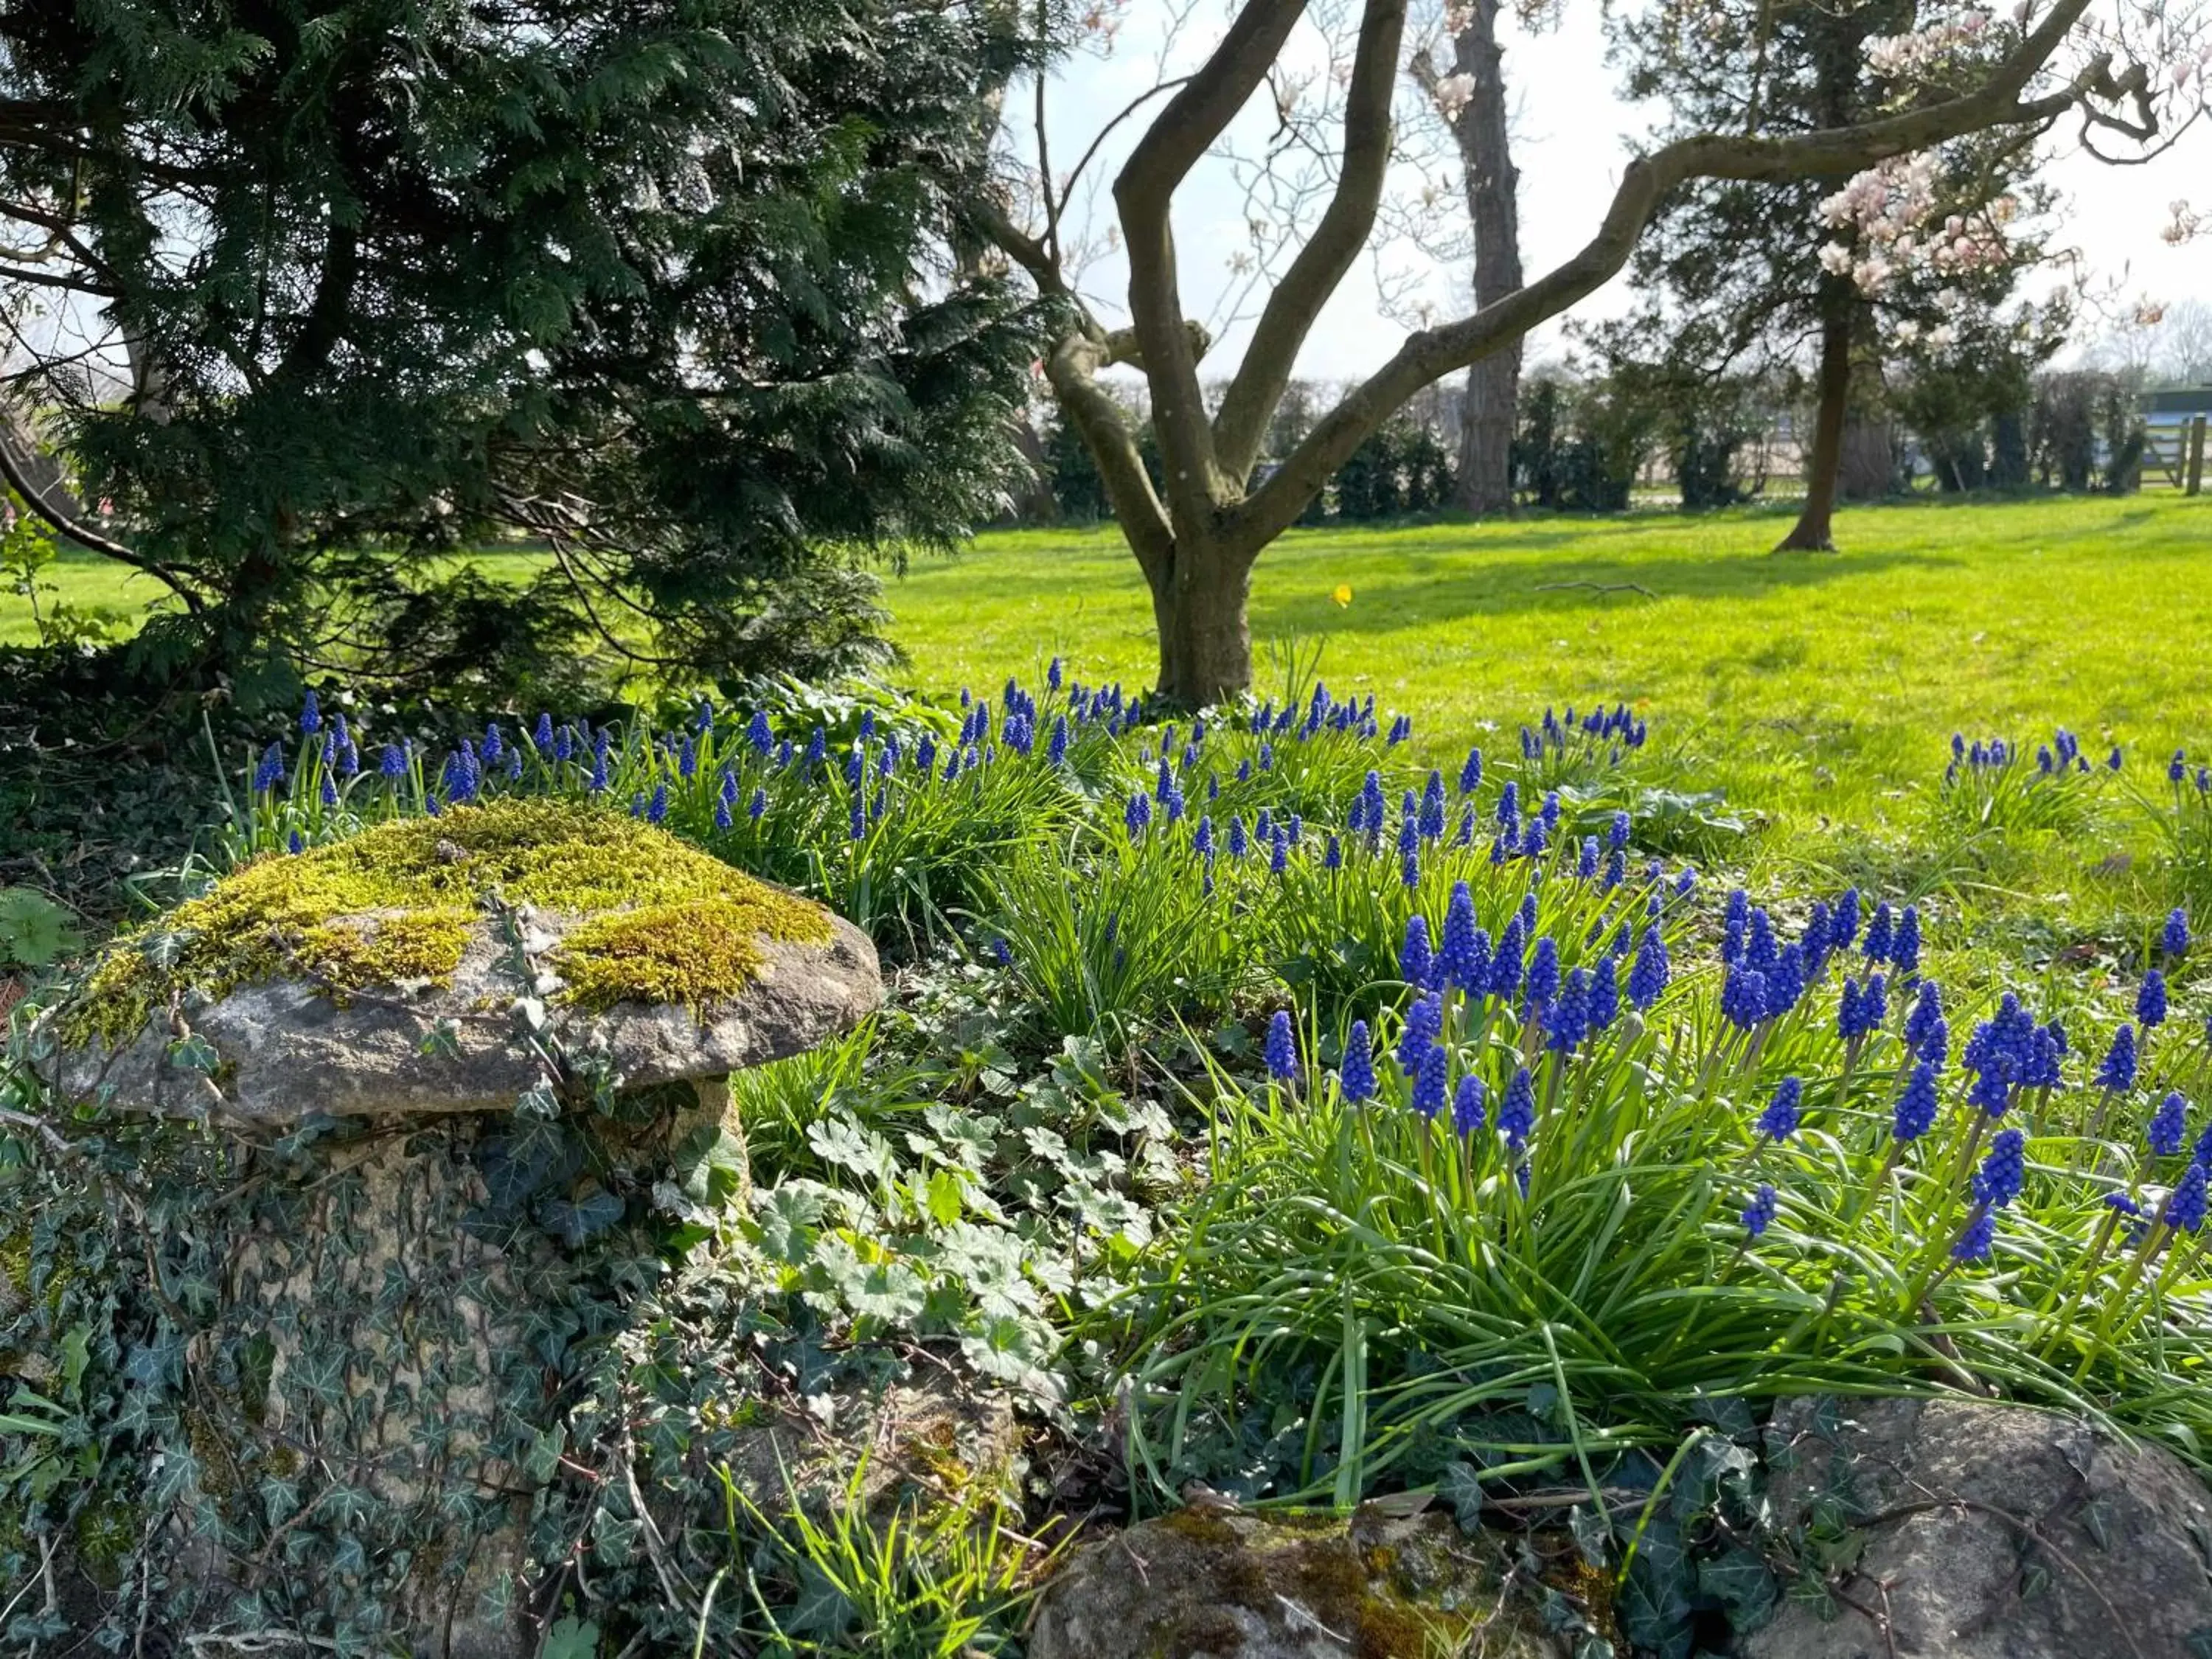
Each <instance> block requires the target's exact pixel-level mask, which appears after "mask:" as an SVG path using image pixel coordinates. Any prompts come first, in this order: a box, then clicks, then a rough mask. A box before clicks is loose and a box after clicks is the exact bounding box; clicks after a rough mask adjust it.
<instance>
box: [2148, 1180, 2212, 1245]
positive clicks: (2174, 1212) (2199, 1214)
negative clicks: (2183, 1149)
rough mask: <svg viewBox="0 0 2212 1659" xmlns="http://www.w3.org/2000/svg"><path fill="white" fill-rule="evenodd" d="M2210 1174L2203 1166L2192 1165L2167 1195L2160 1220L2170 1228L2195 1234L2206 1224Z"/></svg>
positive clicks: (2160, 1213)
mask: <svg viewBox="0 0 2212 1659" xmlns="http://www.w3.org/2000/svg"><path fill="white" fill-rule="evenodd" d="M2207 1175H2208V1172H2207V1170H2206V1169H2205V1167H2204V1165H2203V1164H2191V1165H2190V1166H2189V1167H2188V1169H2186V1170H2184V1171H2183V1172H2182V1176H2181V1179H2180V1180H2179V1181H2178V1182H2175V1183H2174V1187H2173V1190H2172V1192H2171V1193H2169V1194H2166V1205H2165V1207H2164V1208H2163V1209H2161V1210H2160V1212H2159V1219H2160V1220H2161V1221H2163V1222H2165V1223H2166V1225H2167V1226H2169V1227H2172V1228H2175V1229H2177V1230H2179V1231H2182V1232H2185V1233H2193V1232H2195V1231H2197V1230H2198V1229H2199V1228H2201V1227H2203V1225H2204V1209H2205V1200H2206V1196H2207V1192H2208V1187H2207Z"/></svg>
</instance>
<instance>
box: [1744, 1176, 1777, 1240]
mask: <svg viewBox="0 0 2212 1659" xmlns="http://www.w3.org/2000/svg"><path fill="white" fill-rule="evenodd" d="M1780 1206H1781V1194H1778V1193H1777V1192H1776V1191H1775V1190H1774V1188H1773V1187H1772V1185H1771V1184H1770V1183H1762V1184H1761V1185H1760V1187H1759V1190H1758V1191H1757V1192H1755V1193H1753V1194H1752V1195H1751V1202H1750V1203H1748V1204H1747V1205H1745V1206H1743V1216H1742V1220H1743V1231H1744V1232H1745V1234H1746V1235H1747V1236H1748V1237H1752V1238H1759V1237H1764V1236H1765V1232H1766V1230H1767V1229H1768V1228H1769V1227H1771V1226H1772V1225H1774V1214H1775V1212H1776V1210H1778V1208H1779V1207H1780Z"/></svg>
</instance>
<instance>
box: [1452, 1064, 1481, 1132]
mask: <svg viewBox="0 0 2212 1659" xmlns="http://www.w3.org/2000/svg"><path fill="white" fill-rule="evenodd" d="M1483 1096H1484V1090H1483V1086H1482V1079H1480V1078H1479V1077H1477V1076H1475V1075H1474V1073H1472V1072H1470V1073H1468V1074H1467V1075H1466V1076H1465V1077H1463V1078H1462V1079H1460V1080H1459V1087H1458V1088H1457V1089H1455V1090H1454V1091H1452V1133H1454V1134H1455V1135H1457V1136H1459V1138H1460V1139H1462V1140H1464V1139H1467V1137H1468V1136H1469V1135H1471V1134H1473V1133H1474V1132H1475V1131H1476V1130H1478V1129H1480V1127H1482V1120H1483V1109H1482V1103H1483Z"/></svg>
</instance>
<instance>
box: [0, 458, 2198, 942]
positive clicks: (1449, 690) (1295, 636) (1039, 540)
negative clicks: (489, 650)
mask: <svg viewBox="0 0 2212 1659" xmlns="http://www.w3.org/2000/svg"><path fill="white" fill-rule="evenodd" d="M1785 521H1786V520H1785V519H1784V517H1783V516H1782V515H1781V514H1779V513H1775V512H1760V511H1744V512H1735V513H1718V514H1713V515H1709V516H1704V517H1696V518H1686V517H1683V516H1681V515H1679V514H1675V513H1648V514H1638V515H1635V516H1632V517H1626V518H1617V519H1602V520H1571V519H1549V518H1530V519H1527V520H1522V521H1519V522H1516V523H1510V524H1485V525H1433V526H1416V527H1409V528H1403V529H1395V530H1382V531H1372V532H1362V531H1348V530H1326V531H1299V532H1293V533H1292V534H1291V535H1289V536H1287V537H1285V538H1284V539H1283V540H1282V541H1281V543H1279V544H1278V545H1277V546H1276V547H1274V548H1273V549H1272V550H1269V552H1268V553H1267V556H1265V557H1264V558H1263V559H1262V560H1261V563H1260V566H1259V568H1258V572H1257V579H1256V583H1255V594H1254V599H1253V607H1252V624H1253V634H1254V638H1255V644H1256V647H1257V649H1258V652H1259V653H1260V659H1261V667H1260V678H1261V690H1263V691H1266V690H1276V689H1279V688H1280V687H1281V686H1282V685H1283V684H1285V683H1286V681H1287V679H1288V678H1289V677H1290V674H1291V662H1292V661H1293V659H1296V660H1297V661H1299V662H1301V663H1307V664H1310V662H1311V660H1312V659H1313V658H1314V654H1315V653H1318V655H1319V664H1320V671H1321V673H1322V676H1323V678H1326V679H1328V681H1329V683H1330V684H1332V685H1334V686H1335V687H1337V688H1338V689H1339V690H1344V691H1352V690H1357V691H1362V692H1364V691H1370V690H1371V691H1372V692H1373V693H1374V694H1375V696H1376V702H1377V704H1378V705H1379V706H1383V707H1395V708H1402V709H1405V710H1407V711H1410V712H1412V713H1413V714H1415V716H1416V717H1417V718H1416V742H1417V743H1418V744H1419V745H1421V746H1422V747H1423V748H1424V749H1425V750H1427V751H1428V752H1429V753H1431V754H1432V755H1433V756H1435V757H1437V759H1438V760H1439V761H1442V760H1444V759H1446V758H1449V759H1451V760H1453V761H1456V759H1457V757H1458V756H1459V755H1460V754H1461V753H1462V752H1463V750H1464V749H1465V747H1466V745H1467V744H1468V743H1469V742H1471V741H1472V742H1480V743H1482V744H1485V745H1486V746H1487V747H1489V748H1490V749H1492V750H1493V751H1494V752H1498V753H1501V754H1507V755H1510V753H1512V752H1513V750H1514V746H1515V734H1516V729H1517V727H1518V726H1519V725H1520V723H1521V722H1522V721H1523V720H1534V719H1536V718H1537V717H1539V716H1540V715H1541V714H1542V712H1543V709H1544V708H1545V707H1546V705H1547V704H1555V703H1567V702H1574V703H1577V704H1583V705H1587V704H1588V703H1589V702H1591V701H1592V700H1594V699H1597V698H1603V699H1606V700H1607V701H1612V700H1615V699H1626V701H1628V702H1632V704H1634V705H1635V706H1636V707H1637V708H1638V709H1639V710H1640V711H1642V712H1643V713H1644V714H1645V715H1646V716H1647V717H1648V719H1649V720H1650V723H1651V726H1652V730H1653V732H1654V738H1655V742H1654V750H1655V754H1654V757H1653V759H1652V762H1651V766H1652V768H1653V769H1654V771H1655V772H1656V775H1658V776H1660V777H1661V778H1662V780H1666V781H1676V782H1678V783H1680V785H1681V786H1682V787H1720V788H1722V789H1723V790H1724V791H1725V792H1726V793H1727V796H1728V799H1729V802H1730V803H1731V804H1732V805H1734V806H1735V807H1736V808H1737V809H1739V810H1741V811H1747V812H1749V813H1750V814H1752V815H1753V817H1754V820H1755V822H1756V823H1757V824H1758V825H1759V833H1758V834H1757V835H1755V836H1753V837H1752V838H1750V839H1748V840H1747V842H1744V843H1743V845H1742V847H1741V853H1740V858H1741V862H1742V863H1744V864H1745V865H1747V866H1752V867H1753V869H1754V870H1756V869H1758V868H1759V867H1760V866H1771V865H1774V864H1776V863H1782V864H1787V865H1791V866H1805V865H1808V864H1810V865H1814V866H1822V867H1825V868H1826V869H1828V870H1831V871H1832V872H1834V873H1836V874H1838V875H1842V876H1846V877H1851V878H1865V879H1868V880H1870V881H1874V882H1876V883H1878V884H1881V886H1882V887H1883V888H1884V889H1885V890H1892V891H1895V890H1905V891H1907V892H1912V893H1927V892H1933V891H1938V890H1944V889H1946V888H1948V889H1950V890H1953V891H1954V892H1957V893H1962V894H1967V895H1980V896H1982V898H1983V899H1984V900H1994V901H1995V902H1994V904H1985V903H1983V902H1977V903H1976V905H1975V908H1977V909H1981V908H1989V909H1990V910H1991V911H1992V913H1993V914H2002V915H2006V916H2008V917H2010V918H2013V919H2014V920H2015V921H2019V920H2021V919H2022V918H2028V919H2032V920H2033V926H2034V927H2036V928H2038V929H2040V930H2042V932H2043V933H2049V932H2050V931H2051V927H2052V926H2053V924H2056V926H2057V929H2058V931H2059V932H2060V933H2064V934H2066V935H2069V936H2071V937H2075V938H2079V937H2081V936H2082V935H2084V934H2091V935H2093V934H2097V933H2110V932H2112V931H2113V930H2115V929H2121V930H2124V928H2126V927H2130V926H2132V925H2134V919H2136V918H2138V917H2139V915H2140V913H2141V912H2142V908H2143V907H2144V906H2145V905H2146V904H2148V903H2149V902H2152V901H2153V900H2154V899H2155V897H2156V896H2157V895H2156V894H2155V893H2154V892H2153V891H2151V890H2149V889H2148V888H2145V887H2143V886H2142V884H2141V883H2139V882H2138V881H2136V878H2135V873H2134V871H2135V866H2137V865H2139V864H2140V863H2141V862H2142V858H2143V855H2144V853H2145V851H2146V849H2145V848H2142V847H2141V846H2139V845H2135V844H2131V843H2130V842H2128V840H2127V833H2128V832H2127V831H2125V830H2124V829H2122V828H2118V827H2112V828H2108V829H2104V830H2100V831H2099V832H2098V834H2097V835H2095V836H2090V837H2088V838H2087V840H2086V841H2085V839H2084V837H2083V836H2080V835H2078V834H2077V835H2075V836H2071V837H2068V838H2059V837H2057V836H2044V837H2043V838H2042V839H2041V840H2040V841H2038V839H2037V838H2036V837H2034V836H2021V835H2015V836H2008V837H2004V838H2002V842H2001V844H1996V843H1994V842H1992V839H1991V838H1988V837H1984V838H1981V840H1980V841H1978V842H1973V843H1972V844H1969V845H1966V846H1963V847H1962V846H1961V845H1960V844H1958V842H1957V839H1956V838H1955V837H1954V838H1953V839H1951V840H1948V841H1947V840H1946V839H1945V838H1944V837H1943V836H1940V835H1936V834H1935V833H1933V832H1932V831H1931V830H1930V828H1929V823H1930V817H1929V814H1930V810H1931V788H1930V787H1931V785H1932V783H1933V781H1934V780H1935V779H1936V776H1937V775H1938V774H1939V773H1940V772H1941V770H1942V766H1943V763H1944V760H1945V758H1946V744H1947V742H1948V738H1949V736H1950V733H1951V732H1953V731H1954V730H1963V731H1965V732H1967V733H1968V734H1969V735H1970V736H1973V735H2003V736H2007V737H2010V738H2021V739H2026V740H2027V741H2029V742H2030V743H2031V744H2032V743H2033V742H2034V741H2035V740H2037V739H2039V738H2042V737H2044V736H2046V735H2048V732H2049V730H2050V728H2051V726H2054V725H2060V724H2063V725H2066V726H2071V727H2072V728H2073V729H2074V730H2075V731H2076V732H2079V733H2080V734H2081V737H2082V738H2083V741H2084V744H2085V745H2086V746H2087V747H2089V748H2090V749H2091V750H2093V752H2095V753H2097V754H2099V755H2101V754H2102V753H2103V752H2104V750H2105V749H2106V746H2107V745H2109V744H2111V743H2113V742H2118V743H2121V744H2125V745H2126V746H2127V747H2128V749H2129V750H2130V752H2132V753H2134V754H2135V755H2136V757H2137V764H2136V766H2135V767H2134V768H2132V769H2131V775H2133V776H2135V777H2137V778H2140V779H2141V780H2142V781H2143V782H2144V783H2146V784H2148V783H2150V782H2151V781H2153V778H2154V768H2155V765H2156V764H2158V763H2162V762H2163V759H2164V757H2165V756H2166V755H2167V754H2168V753H2170V752H2171V751H2172V749H2173V748H2174V747H2176V746H2177V745H2185V746H2187V747H2188V748H2189V750H2191V754H2192V755H2194V756H2200V757H2204V758H2207V759H2212V669H2208V666H2207V664H2206V660H2205V645H2206V641H2208V640H2209V639H2212V498H2205V499H2200V500H2187V499H2183V498H2181V497H2179V496H2176V495H2172V494H2166V493H2159V494H2149V495H2138V496H2132V497H2127V498H2123V499H2118V500H2111V499H2087V500H2037V501H2020V502H2007V503H1996V504H1991V503H1973V504H1967V505H1950V504H1945V503H1942V502H1933V501H1930V502H1920V503H1914V504H1910V505H1899V506H1892V507H1865V508H1857V509H1853V510H1850V511H1847V512H1845V513H1844V514H1843V515H1842V516H1841V518H1840V519H1839V520H1838V540H1839V541H1840V542H1841V544H1843V546H1844V549H1845V551H1844V552H1843V553H1842V554H1840V555H1838V556H1824V555H1802V554H1791V555H1784V556H1773V555H1771V554H1769V553H1768V551H1767V549H1768V548H1769V547H1771V545H1772V544H1773V542H1774V541H1775V539H1776V538H1778V535H1779V534H1780V532H1781V530H1782V528H1783V526H1784V522H1785ZM500 557H501V561H502V562H506V561H507V560H510V559H513V558H515V557H518V556H513V555H503V556H500ZM50 574H51V575H52V578H53V580H55V581H56V582H57V584H58V587H59V589H60V593H59V597H61V598H64V599H68V600H69V601H70V602H71V603H73V604H76V605H79V606H82V607H86V608H88V609H94V610H97V611H103V612H105V613H106V614H110V615H112V616H113V617H116V618H117V619H118V620H119V621H126V622H127V621H128V620H129V619H130V618H131V617H133V616H134V615H135V614H136V613H137V611H139V609H140V608H141V607H143V604H144V603H145V601H146V599H147V598H148V597H149V594H148V593H147V591H146V590H147V587H148V584H146V583H145V582H144V581H143V580H140V579H131V578H129V577H128V574H127V573H125V572H122V571H120V570H119V569H118V568H115V567H113V566H111V565H109V564H107V563H106V562H105V561H101V560H99V559H97V558H94V557H91V556H82V557H79V556H69V555H64V557H63V558H62V559H61V560H60V561H58V562H57V564H56V565H55V566H54V567H52V570H51V572H50ZM1340 584H1344V585H1348V586H1350V588H1351V590H1352V599H1351V603H1350V604H1349V605H1342V606H1340V605H1338V604H1336V603H1335V601H1334V599H1333V597H1332V595H1333V592H1334V590H1335V589H1336V588H1337V587H1338V586H1339V585H1340ZM887 597H888V599H889V601H890V606H891V609H892V611H894V613H895V616H896V623H895V627H894V632H895V634H896V638H897V640H898V641H899V643H900V644H901V645H902V647H904V648H905V650H906V652H907V653H908V658H909V659H910V670H909V673H910V676H911V678H913V679H914V680H915V681H916V682H917V683H918V684H921V685H922V686H923V687H925V688H927V689H929V690H939V691H943V690H950V689H951V688H952V687H954V686H956V685H957V684H962V683H968V684H975V685H977V686H979V687H980V686H991V685H995V684H998V683H999V682H1000V681H1001V680H1003V679H1004V678H1006V675H1008V674H1009V673H1014V672H1022V673H1027V672H1029V671H1033V670H1035V669H1036V668H1037V667H1039V666H1040V665H1042V662H1043V661H1044V660H1045V659H1047V658H1048V657H1050V656H1052V655H1054V654H1055V653H1057V654H1060V655H1063V656H1065V657H1066V659H1068V661H1069V663H1070V665H1071V666H1072V667H1073V669H1074V670H1075V671H1077V672H1078V673H1079V674H1080V675H1081V676H1082V677H1084V678H1086V679H1089V680H1093V681H1097V680H1101V679H1106V678H1120V679H1121V680H1122V681H1123V682H1124V683H1126V684H1128V685H1130V686H1131V687H1133V688H1134V687H1140V686H1142V685H1144V684H1147V683H1148V682H1149V680H1150V679H1151V677H1152V667H1153V665H1154V655H1153V646H1152V630H1151V613H1150V608H1149V605H1147V603H1146V598H1145V594H1144V592H1143V588H1142V586H1141V584H1140V583H1139V579H1138V575H1137V570H1136V567H1135V565H1134V564H1133V562H1132V561H1131V560H1130V558H1129V556H1128V555H1127V552H1126V551H1124V550H1123V548H1122V546H1121V542H1120V540H1119V538H1117V537H1116V535H1115V532H1113V531H1112V529H1111V528H1106V529H1101V530H1095V531H1024V532H1001V533H995V534H992V535H988V536H986V537H983V538H981V539H980V540H979V541H978V542H977V543H976V544H975V546H974V547H973V548H972V549H971V550H969V551H967V552H965V553H963V554H962V555H961V556H957V557H953V558H924V559H920V560H917V561H916V562H915V564H914V566H913V568H912V569H911V571H910V573H909V574H908V575H906V576H905V577H903V578H901V579H897V580H892V581H890V583H889V584H888V586H887ZM30 637H32V629H31V622H30V617H29V615H28V613H27V609H26V608H25V606H24V605H23V602H22V601H21V599H18V598H15V597H14V596H12V595H10V596H0V642H10V641H24V640H27V639H28V638H30ZM2030 943H2031V945H2033V941H2030Z"/></svg>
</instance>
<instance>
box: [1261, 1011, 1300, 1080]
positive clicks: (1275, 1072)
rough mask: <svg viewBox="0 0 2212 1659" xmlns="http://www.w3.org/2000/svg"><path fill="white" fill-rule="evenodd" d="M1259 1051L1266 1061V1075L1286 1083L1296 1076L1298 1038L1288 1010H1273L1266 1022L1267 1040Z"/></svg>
mask: <svg viewBox="0 0 2212 1659" xmlns="http://www.w3.org/2000/svg"><path fill="white" fill-rule="evenodd" d="M1261 1056H1262V1058H1264V1059H1265V1060H1267V1073H1268V1075H1269V1076H1271V1077H1273V1079H1275V1080H1276V1081H1277V1082H1278V1083H1288V1082H1290V1081H1291V1079H1293V1078H1295V1077H1297V1074H1298V1039H1297V1032H1296V1031H1295V1030H1293V1029H1292V1027H1291V1016H1290V1012H1289V1010H1287V1009H1283V1008H1278V1009H1277V1010H1275V1015H1274V1018H1272V1019H1270V1020H1269V1021H1268V1022H1267V1042H1266V1044H1265V1045H1264V1046H1263V1047H1262V1048H1261Z"/></svg>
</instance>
